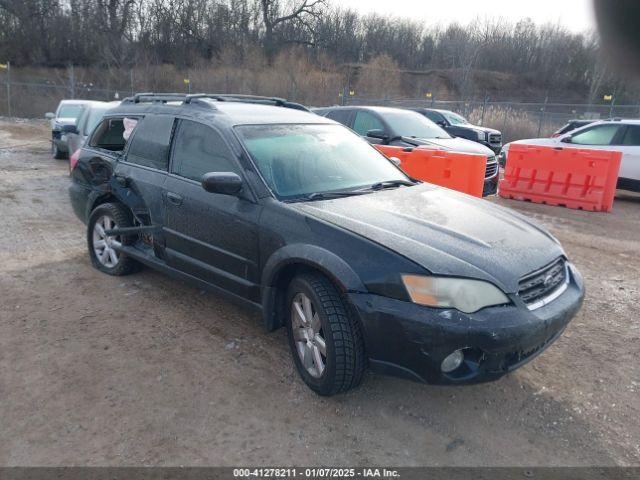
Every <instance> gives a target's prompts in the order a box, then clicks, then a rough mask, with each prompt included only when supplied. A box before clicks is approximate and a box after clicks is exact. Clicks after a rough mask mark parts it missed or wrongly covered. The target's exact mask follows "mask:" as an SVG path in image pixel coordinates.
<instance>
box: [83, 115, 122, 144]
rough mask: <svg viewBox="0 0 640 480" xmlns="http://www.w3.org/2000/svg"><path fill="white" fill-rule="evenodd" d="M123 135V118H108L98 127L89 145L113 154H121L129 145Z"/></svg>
mask: <svg viewBox="0 0 640 480" xmlns="http://www.w3.org/2000/svg"><path fill="white" fill-rule="evenodd" d="M123 133H124V124H123V122H122V118H108V119H106V120H104V121H103V122H102V123H101V124H100V125H98V128H96V131H95V132H94V134H93V136H92V137H91V141H90V142H89V145H90V146H92V147H95V148H101V149H103V150H110V151H112V152H121V151H122V150H124V146H125V145H126V143H127V142H126V140H125V138H124V136H123Z"/></svg>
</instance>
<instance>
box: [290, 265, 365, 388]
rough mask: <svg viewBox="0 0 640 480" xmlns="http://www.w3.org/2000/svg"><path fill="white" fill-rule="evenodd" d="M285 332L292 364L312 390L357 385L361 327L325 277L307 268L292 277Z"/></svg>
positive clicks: (362, 363)
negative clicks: (307, 270) (307, 271)
mask: <svg viewBox="0 0 640 480" xmlns="http://www.w3.org/2000/svg"><path fill="white" fill-rule="evenodd" d="M307 302H308V303H307ZM308 318H310V319H311V320H310V321H309V320H308ZM287 332H288V337H289V347H290V348H291V355H292V356H293V361H294V363H295V366H296V369H297V370H298V373H299V374H300V376H301V377H302V379H303V380H304V382H305V383H306V384H307V386H309V388H311V389H312V390H313V391H315V392H316V393H318V394H319V395H325V396H329V395H335V394H337V393H342V392H346V391H347V390H350V389H352V388H354V387H356V386H358V385H359V384H360V382H361V381H362V376H363V374H364V371H365V367H366V361H365V352H364V338H363V333H362V329H361V326H360V323H359V322H358V320H357V319H356V318H354V316H353V314H352V313H351V312H350V310H349V307H348V305H347V304H346V302H345V300H344V299H343V297H342V296H341V295H340V292H338V290H337V289H336V287H335V286H334V285H333V283H331V281H329V279H328V278H326V277H325V276H323V275H321V274H319V273H305V274H302V275H299V276H297V277H295V278H294V279H293V281H292V282H291V283H290V285H289V288H288V291H287ZM323 352H324V353H323Z"/></svg>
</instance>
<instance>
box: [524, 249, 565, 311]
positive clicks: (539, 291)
mask: <svg viewBox="0 0 640 480" xmlns="http://www.w3.org/2000/svg"><path fill="white" fill-rule="evenodd" d="M567 280H568V278H567V266H566V262H565V260H564V259H562V258H560V259H558V260H556V261H555V262H553V263H552V264H551V265H548V266H546V267H544V268H542V269H540V270H538V271H536V272H533V273H530V274H529V275H527V276H525V277H523V278H522V280H520V282H519V284H518V295H519V296H520V298H521V299H522V301H523V302H524V303H525V304H527V305H528V306H529V308H531V309H533V308H537V307H541V306H543V305H545V304H546V303H545V299H548V297H550V296H552V295H553V294H554V293H556V291H558V290H559V289H560V288H562V287H563V286H566V283H567Z"/></svg>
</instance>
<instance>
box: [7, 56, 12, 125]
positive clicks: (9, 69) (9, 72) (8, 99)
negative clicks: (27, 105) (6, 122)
mask: <svg viewBox="0 0 640 480" xmlns="http://www.w3.org/2000/svg"><path fill="white" fill-rule="evenodd" d="M7 114H8V115H9V117H11V62H9V61H8V62H7Z"/></svg>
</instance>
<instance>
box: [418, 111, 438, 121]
mask: <svg viewBox="0 0 640 480" xmlns="http://www.w3.org/2000/svg"><path fill="white" fill-rule="evenodd" d="M418 113H422V114H423V115H424V116H425V117H427V118H428V119H429V120H431V121H432V122H435V123H438V122H442V121H443V120H444V117H443V116H442V115H440V114H439V113H438V112H430V111H428V110H427V111H424V112H418Z"/></svg>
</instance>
